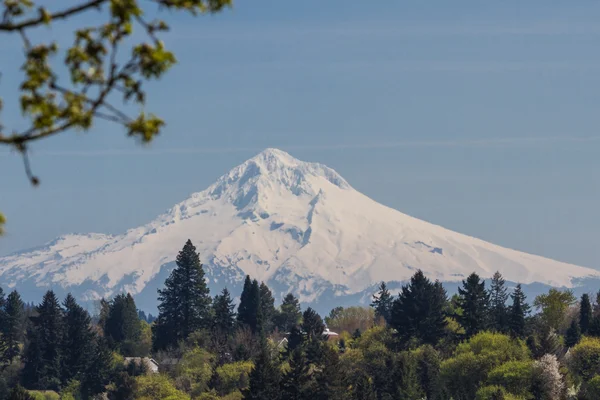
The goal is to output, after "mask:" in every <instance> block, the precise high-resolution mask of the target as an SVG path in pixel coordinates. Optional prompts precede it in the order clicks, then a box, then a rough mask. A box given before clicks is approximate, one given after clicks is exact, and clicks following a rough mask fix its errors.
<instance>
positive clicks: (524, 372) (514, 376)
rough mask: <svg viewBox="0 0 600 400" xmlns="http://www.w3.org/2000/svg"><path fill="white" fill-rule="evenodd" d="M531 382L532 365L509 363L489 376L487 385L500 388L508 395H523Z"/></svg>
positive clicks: (528, 363)
mask: <svg viewBox="0 0 600 400" xmlns="http://www.w3.org/2000/svg"><path fill="white" fill-rule="evenodd" d="M532 382H533V363H532V362H531V361H509V362H507V363H504V364H502V365H500V366H498V367H496V368H494V369H493V370H492V371H491V372H490V373H489V374H488V379H487V383H488V384H490V385H496V386H502V387H503V388H504V389H506V390H507V391H509V392H510V393H515V394H520V395H525V394H526V393H527V392H528V391H529V390H530V389H531V385H532Z"/></svg>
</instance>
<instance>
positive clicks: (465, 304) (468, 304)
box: [456, 273, 490, 337]
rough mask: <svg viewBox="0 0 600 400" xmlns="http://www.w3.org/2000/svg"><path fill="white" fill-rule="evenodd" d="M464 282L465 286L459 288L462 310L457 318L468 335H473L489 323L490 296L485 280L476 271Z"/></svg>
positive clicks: (459, 301) (459, 300) (459, 302)
mask: <svg viewBox="0 0 600 400" xmlns="http://www.w3.org/2000/svg"><path fill="white" fill-rule="evenodd" d="M462 283H463V286H462V287H461V288H458V294H459V298H458V306H459V307H460V309H461V310H462V312H461V313H460V314H458V315H456V319H457V321H458V322H459V323H460V324H461V325H462V327H463V328H464V329H465V334H466V336H467V337H471V336H473V335H475V334H477V333H478V332H480V331H482V330H485V329H486V328H487V327H488V325H489V319H490V318H489V315H488V309H489V307H490V296H489V293H488V292H487V291H486V290H485V282H484V281H483V280H480V278H479V275H477V274H476V273H472V274H471V275H469V276H468V277H467V279H466V280H464V281H463V282H462Z"/></svg>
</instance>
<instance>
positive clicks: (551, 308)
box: [533, 288, 575, 330]
mask: <svg viewBox="0 0 600 400" xmlns="http://www.w3.org/2000/svg"><path fill="white" fill-rule="evenodd" d="M574 303H575V296H573V292H572V291H571V290H558V289H554V288H552V289H550V290H549V291H548V293H544V294H540V295H539V296H537V297H536V298H535V300H534V302H533V305H534V306H535V307H537V308H538V310H540V313H541V317H542V320H543V321H544V323H545V324H546V325H547V326H549V327H550V328H552V329H556V330H559V329H561V328H562V327H563V324H564V322H565V315H566V311H567V309H568V308H569V307H570V306H571V305H573V304H574Z"/></svg>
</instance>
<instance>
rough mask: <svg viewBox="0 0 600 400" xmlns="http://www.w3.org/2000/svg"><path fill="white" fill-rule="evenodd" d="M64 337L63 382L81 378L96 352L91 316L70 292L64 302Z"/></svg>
mask: <svg viewBox="0 0 600 400" xmlns="http://www.w3.org/2000/svg"><path fill="white" fill-rule="evenodd" d="M63 306H64V309H65V312H64V326H65V330H64V337H63V341H62V350H61V353H62V354H61V363H62V382H63V384H65V383H67V382H69V381H71V380H73V379H80V378H81V375H82V374H84V373H85V372H86V370H87V368H88V366H89V363H90V360H91V359H92V356H93V352H94V345H95V341H96V335H95V333H94V332H93V331H92V325H91V318H90V316H89V314H88V312H87V311H86V310H84V309H83V308H82V307H81V306H80V305H79V304H77V302H76V301H75V298H74V297H73V296H71V295H70V294H69V295H68V296H67V298H66V299H65V301H64V303H63Z"/></svg>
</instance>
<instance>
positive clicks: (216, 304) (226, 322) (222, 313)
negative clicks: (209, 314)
mask: <svg viewBox="0 0 600 400" xmlns="http://www.w3.org/2000/svg"><path fill="white" fill-rule="evenodd" d="M234 309H235V305H234V304H233V300H232V298H231V295H230V294H229V290H227V288H225V289H223V291H222V292H221V294H220V295H219V294H218V295H216V296H215V299H214V301H213V315H214V320H213V325H214V329H215V331H216V332H217V334H218V335H221V336H223V335H225V336H229V335H231V334H233V330H234V329H235V311H234Z"/></svg>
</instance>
